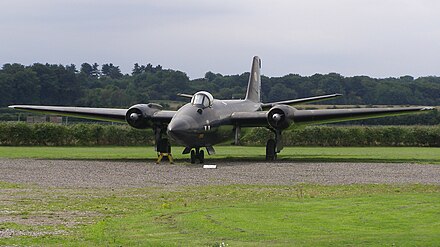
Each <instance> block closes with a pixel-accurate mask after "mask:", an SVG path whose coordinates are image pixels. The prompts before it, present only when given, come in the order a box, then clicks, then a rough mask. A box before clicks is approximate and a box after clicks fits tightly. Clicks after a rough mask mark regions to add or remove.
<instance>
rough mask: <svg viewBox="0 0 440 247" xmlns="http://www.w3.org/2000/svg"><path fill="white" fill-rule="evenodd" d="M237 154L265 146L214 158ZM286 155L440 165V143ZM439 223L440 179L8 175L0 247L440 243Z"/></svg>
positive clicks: (83, 152) (254, 155) (114, 151)
mask: <svg viewBox="0 0 440 247" xmlns="http://www.w3.org/2000/svg"><path fill="white" fill-rule="evenodd" d="M173 150H174V153H175V156H176V157H177V158H178V160H179V159H180V161H181V162H182V163H185V162H187V160H186V159H187V156H186V155H185V156H184V155H180V154H179V153H180V150H181V149H180V148H174V149H173ZM177 151H179V152H177ZM155 155H156V154H155V153H154V152H153V149H152V148H151V147H71V148H70V147H0V157H3V158H4V157H7V158H38V159H41V158H42V159H116V160H125V159H154V158H155ZM230 157H232V158H234V159H249V160H263V159H264V147H224V146H219V147H217V155H215V156H212V157H210V158H213V159H226V158H228V159H229V158H230ZM280 158H281V159H288V160H297V161H306V162H307V161H347V162H353V161H372V162H376V161H377V162H379V161H380V162H383V161H386V162H418V163H436V164H440V149H438V148H318V147H317V148H296V147H295V148H286V149H285V150H283V152H282V154H281V155H280ZM439 219H440V186H437V185H380V184H379V185H378V184H370V185H333V186H324V185H313V184H297V185H292V186H268V185H228V186H192V187H173V188H169V187H160V188H159V187H147V188H139V189H121V188H107V189H98V188H46V187H38V186H35V185H24V184H11V183H5V182H1V181H0V246H16V245H17V246H329V245H330V246H438V244H439V243H440V220H439Z"/></svg>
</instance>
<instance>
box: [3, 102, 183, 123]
mask: <svg viewBox="0 0 440 247" xmlns="http://www.w3.org/2000/svg"><path fill="white" fill-rule="evenodd" d="M9 108H13V109H17V110H21V111H28V112H36V113H43V114H50V115H59V116H69V117H77V118H86V119H93V120H102V121H111V122H120V123H126V120H125V114H126V113H127V110H128V109H118V108H89V107H67V106H38V105H11V106H9ZM175 113H176V112H175V111H158V112H155V113H154V114H153V116H152V117H151V118H152V120H153V121H158V122H169V121H171V118H172V117H173V116H174V114H175Z"/></svg>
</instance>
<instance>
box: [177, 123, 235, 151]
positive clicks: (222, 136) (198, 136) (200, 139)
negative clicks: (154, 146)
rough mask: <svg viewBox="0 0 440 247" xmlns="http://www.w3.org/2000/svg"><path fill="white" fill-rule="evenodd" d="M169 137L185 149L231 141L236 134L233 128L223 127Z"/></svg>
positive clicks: (206, 128)
mask: <svg viewBox="0 0 440 247" xmlns="http://www.w3.org/2000/svg"><path fill="white" fill-rule="evenodd" d="M169 136H170V137H171V138H172V139H173V140H174V141H176V142H177V143H179V144H181V145H184V146H185V147H207V146H213V145H216V144H219V143H222V142H225V141H227V140H231V139H232V138H233V137H234V132H233V127H232V126H228V125H223V126H220V127H211V126H207V127H204V129H203V130H201V131H200V130H199V131H187V132H185V133H179V134H172V135H169Z"/></svg>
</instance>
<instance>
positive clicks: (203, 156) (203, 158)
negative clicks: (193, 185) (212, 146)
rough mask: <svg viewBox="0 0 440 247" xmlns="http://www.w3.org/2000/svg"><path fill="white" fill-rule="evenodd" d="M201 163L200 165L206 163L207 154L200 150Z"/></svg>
mask: <svg viewBox="0 0 440 247" xmlns="http://www.w3.org/2000/svg"><path fill="white" fill-rule="evenodd" d="M199 162H200V164H203V162H205V152H204V151H203V150H200V152H199Z"/></svg>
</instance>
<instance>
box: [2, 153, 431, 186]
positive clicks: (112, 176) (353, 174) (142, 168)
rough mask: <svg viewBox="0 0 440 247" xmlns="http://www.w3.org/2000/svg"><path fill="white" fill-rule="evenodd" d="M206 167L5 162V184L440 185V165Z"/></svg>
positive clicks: (221, 164) (245, 164)
mask: <svg viewBox="0 0 440 247" xmlns="http://www.w3.org/2000/svg"><path fill="white" fill-rule="evenodd" d="M210 164H216V165H217V169H203V168H202V165H200V164H195V165H189V164H174V165H170V164H168V163H166V162H164V163H162V164H159V165H157V164H154V163H153V162H145V161H85V160H32V159H0V181H4V182H10V183H24V184H34V185H38V186H43V187H63V188H72V187H73V188H140V187H147V186H155V187H163V186H186V185H190V186H194V185H227V184H261V185H290V184H297V183H317V184H371V183H380V184H407V183H419V184H440V166H439V165H425V164H423V165H420V164H396V163H392V164H390V163H294V162H285V161H283V162H274V163H267V162H242V161H234V162H226V161H213V162H212V163H210Z"/></svg>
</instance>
